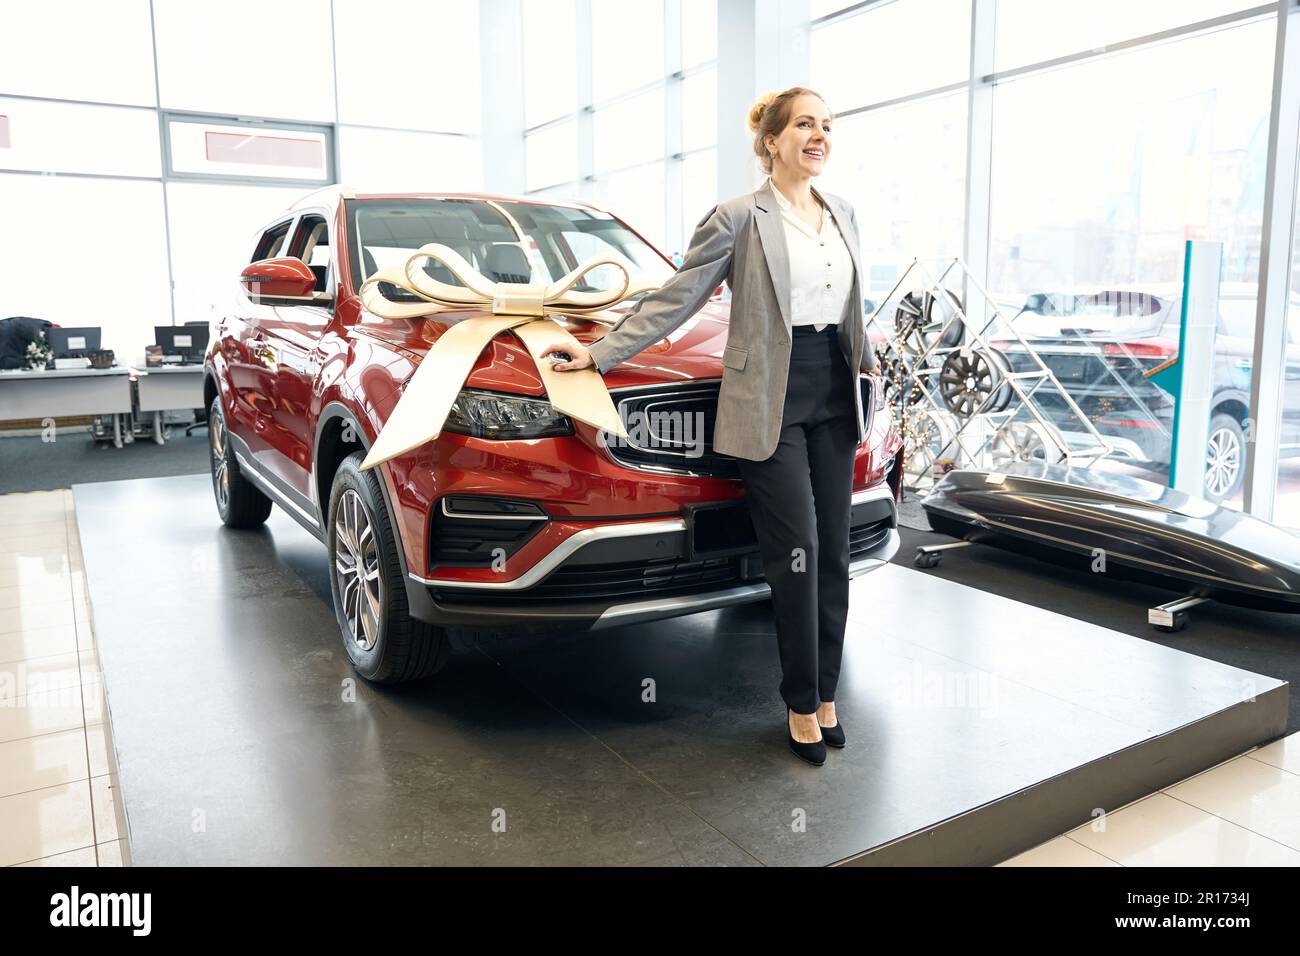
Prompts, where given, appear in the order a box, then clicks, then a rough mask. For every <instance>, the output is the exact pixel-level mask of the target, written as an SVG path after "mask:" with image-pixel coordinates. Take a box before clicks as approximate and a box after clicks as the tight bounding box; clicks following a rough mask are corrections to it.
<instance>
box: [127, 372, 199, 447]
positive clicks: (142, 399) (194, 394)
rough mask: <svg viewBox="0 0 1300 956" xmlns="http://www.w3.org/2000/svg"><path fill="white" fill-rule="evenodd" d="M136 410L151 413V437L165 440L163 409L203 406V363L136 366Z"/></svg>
mask: <svg viewBox="0 0 1300 956" xmlns="http://www.w3.org/2000/svg"><path fill="white" fill-rule="evenodd" d="M135 371H136V374H137V375H138V378H137V379H136V383H135V389H136V393H135V394H136V411H138V412H151V413H152V414H153V440H154V441H155V442H156V443H157V444H159V445H161V444H162V443H163V441H164V440H165V438H164V434H163V426H162V413H163V412H168V411H172V410H173V409H178V408H202V407H203V366H202V365H155V366H151V367H149V368H137V369H136V370H135Z"/></svg>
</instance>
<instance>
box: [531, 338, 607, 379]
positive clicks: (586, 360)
mask: <svg viewBox="0 0 1300 956" xmlns="http://www.w3.org/2000/svg"><path fill="white" fill-rule="evenodd" d="M552 353H555V354H557V355H560V356H564V355H567V356H569V359H568V361H563V362H561V361H555V360H550V361H552V362H553V363H554V364H552V365H551V368H553V369H555V371H557V372H576V371H578V370H579V369H584V368H594V367H595V365H596V360H595V359H593V358H592V357H591V353H590V352H588V351H587V349H586V347H584V346H582V345H579V344H577V343H576V342H575V343H574V344H573V345H569V346H565V345H548V346H546V348H544V349H542V355H541V357H542V358H543V359H545V358H546V357H547V356H548V355H551V354H552Z"/></svg>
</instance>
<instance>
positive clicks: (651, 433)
mask: <svg viewBox="0 0 1300 956" xmlns="http://www.w3.org/2000/svg"><path fill="white" fill-rule="evenodd" d="M858 381H859V384H860V387H861V389H862V407H863V409H865V414H866V416H867V425H868V430H870V423H871V415H872V411H873V408H874V400H873V398H872V395H871V382H872V380H871V377H870V376H867V375H860V376H859V377H858ZM721 388H722V382H721V381H720V380H716V379H714V380H709V381H699V382H691V383H689V384H686V385H666V386H665V385H652V386H639V387H636V388H629V389H615V390H614V392H613V393H612V394H613V396H614V400H615V402H616V403H617V407H618V413H619V416H620V418H621V419H622V420H623V422H624V425H625V426H626V427H627V429H628V434H629V435H630V436H631V438H632V441H631V442H629V441H626V440H624V439H622V438H619V437H618V436H616V435H609V434H605V433H602V441H603V442H604V444H605V448H606V450H607V451H608V452H609V456H610V457H611V458H613V459H614V460H615V461H616V462H618V463H619V464H620V465H623V466H625V467H627V468H635V469H638V470H640V471H655V472H663V473H668V474H674V475H696V476H701V477H708V478H732V479H738V478H739V477H740V471H739V469H738V468H737V466H736V459H735V458H733V457H732V456H731V455H724V454H721V453H719V452H715V451H714V450H713V425H714V422H715V421H716V420H717V417H718V393H719V391H720V390H721Z"/></svg>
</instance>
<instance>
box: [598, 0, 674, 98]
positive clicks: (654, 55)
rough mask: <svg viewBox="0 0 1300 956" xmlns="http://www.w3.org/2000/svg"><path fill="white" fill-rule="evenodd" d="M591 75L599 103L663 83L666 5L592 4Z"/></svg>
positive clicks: (612, 0) (611, 0)
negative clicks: (648, 85) (640, 88)
mask: <svg viewBox="0 0 1300 956" xmlns="http://www.w3.org/2000/svg"><path fill="white" fill-rule="evenodd" d="M591 74H592V87H593V96H594V98H595V100H596V102H600V101H601V100H607V99H609V98H610V97H613V96H618V95H619V94H620V93H626V92H627V91H628V90H634V89H636V88H637V87H639V86H645V85H646V84H648V83H653V82H655V81H656V80H662V79H663V78H664V10H663V4H662V3H659V2H648V3H646V2H642V3H628V2H627V0H591Z"/></svg>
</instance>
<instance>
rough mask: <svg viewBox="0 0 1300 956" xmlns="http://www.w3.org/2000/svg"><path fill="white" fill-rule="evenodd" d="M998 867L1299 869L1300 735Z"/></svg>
mask: <svg viewBox="0 0 1300 956" xmlns="http://www.w3.org/2000/svg"><path fill="white" fill-rule="evenodd" d="M1001 865H1002V866H1300V734H1292V735H1291V736H1290V737H1285V738H1283V739H1282V740H1277V741H1274V742H1273V743H1271V744H1269V745H1268V746H1266V747H1260V748H1259V749H1257V750H1252V751H1250V752H1249V753H1246V754H1243V755H1242V756H1240V757H1234V758H1233V759H1232V760H1228V761H1226V762H1224V763H1221V764H1219V765H1218V766H1217V767H1211V768H1210V769H1209V770H1206V771H1204V772H1203V773H1199V774H1197V775H1196V776H1194V777H1189V778H1188V779H1187V780H1183V781H1182V782H1180V783H1177V784H1175V785H1174V786H1172V787H1166V788H1165V789H1164V790H1161V791H1160V792H1159V793H1153V794H1151V795H1150V796H1148V797H1143V798H1142V799H1141V800H1137V801H1135V802H1133V803H1130V804H1129V805H1128V806H1126V807H1123V808H1121V809H1119V810H1116V811H1114V812H1112V813H1109V814H1105V815H1104V816H1103V815H1099V816H1098V817H1097V819H1095V820H1093V821H1092V822H1091V823H1088V824H1085V825H1084V826H1081V827H1077V828H1076V829H1073V830H1071V831H1070V832H1068V833H1065V834H1062V835H1061V836H1059V837H1057V838H1056V839H1054V840H1049V841H1048V842H1047V843H1044V844H1042V845H1040V846H1036V847H1034V848H1033V849H1032V850H1027V851H1026V852H1024V853H1021V854H1020V855H1019V856H1015V857H1012V858H1011V859H1010V860H1007V861H1005V862H1004V863H1002V864H1001Z"/></svg>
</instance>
